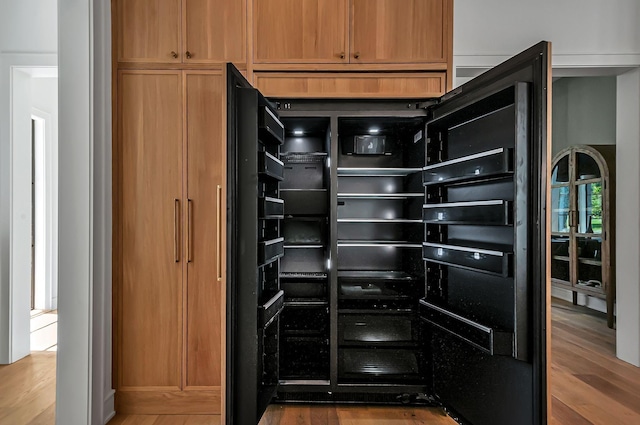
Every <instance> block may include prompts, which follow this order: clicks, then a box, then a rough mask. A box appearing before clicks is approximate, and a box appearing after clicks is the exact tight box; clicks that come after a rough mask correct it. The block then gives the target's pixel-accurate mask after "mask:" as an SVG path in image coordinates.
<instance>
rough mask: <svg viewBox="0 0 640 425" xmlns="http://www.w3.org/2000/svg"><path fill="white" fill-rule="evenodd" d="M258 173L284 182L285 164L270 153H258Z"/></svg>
mask: <svg viewBox="0 0 640 425" xmlns="http://www.w3.org/2000/svg"><path fill="white" fill-rule="evenodd" d="M258 173H259V174H260V175H263V176H267V177H271V178H274V179H276V180H283V179H284V163H283V162H282V161H280V160H279V159H278V158H276V157H275V156H273V155H271V154H270V153H269V152H266V151H262V152H258Z"/></svg>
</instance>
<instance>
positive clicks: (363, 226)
mask: <svg viewBox="0 0 640 425" xmlns="http://www.w3.org/2000/svg"><path fill="white" fill-rule="evenodd" d="M406 226H408V225H407V224H404V223H338V239H339V240H345V239H351V240H371V241H375V240H383V241H393V240H406V239H404V238H405V236H404V235H405V230H404V227H406ZM413 226H414V227H416V228H417V229H416V230H417V231H418V232H419V233H421V230H422V227H421V225H420V224H416V225H413ZM412 233H414V232H412Z"/></svg>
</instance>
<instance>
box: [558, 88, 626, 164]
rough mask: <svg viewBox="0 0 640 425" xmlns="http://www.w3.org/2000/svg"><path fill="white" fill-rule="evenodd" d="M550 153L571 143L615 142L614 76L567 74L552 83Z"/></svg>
mask: <svg viewBox="0 0 640 425" xmlns="http://www.w3.org/2000/svg"><path fill="white" fill-rule="evenodd" d="M552 123H553V124H552V125H553V129H552V133H553V138H552V141H553V155H555V154H556V153H558V152H559V151H561V150H562V149H564V148H566V147H569V146H574V145H614V144H615V143H616V77H570V78H561V79H559V80H556V81H554V83H553V117H552Z"/></svg>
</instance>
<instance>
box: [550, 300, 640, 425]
mask: <svg viewBox="0 0 640 425" xmlns="http://www.w3.org/2000/svg"><path fill="white" fill-rule="evenodd" d="M552 319H553V320H552V334H551V356H552V358H551V385H552V389H551V394H552V397H553V398H552V414H553V421H552V424H551V425H589V424H593V425H630V424H640V368H637V367H634V366H631V365H630V364H628V363H625V362H622V361H620V360H618V359H617V358H616V357H615V331H614V330H613V329H609V328H608V327H607V325H606V317H605V316H604V315H603V314H594V313H593V312H591V311H590V310H588V309H586V308H584V307H578V308H576V307H574V306H572V305H571V304H570V303H566V302H564V301H558V302H556V301H555V300H554V305H553V308H552Z"/></svg>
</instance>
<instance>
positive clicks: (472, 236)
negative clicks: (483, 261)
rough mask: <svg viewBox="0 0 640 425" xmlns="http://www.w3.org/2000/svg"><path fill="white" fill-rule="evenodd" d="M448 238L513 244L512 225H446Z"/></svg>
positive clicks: (482, 242)
mask: <svg viewBox="0 0 640 425" xmlns="http://www.w3.org/2000/svg"><path fill="white" fill-rule="evenodd" d="M447 237H448V239H449V240H456V241H469V240H473V241H474V242H477V246H478V247H480V246H481V245H480V244H496V245H503V246H512V245H513V227H511V226H458V225H450V226H448V227H447Z"/></svg>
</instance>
